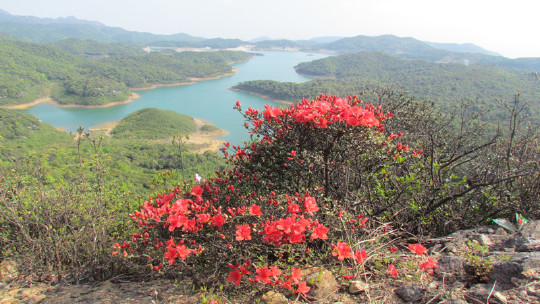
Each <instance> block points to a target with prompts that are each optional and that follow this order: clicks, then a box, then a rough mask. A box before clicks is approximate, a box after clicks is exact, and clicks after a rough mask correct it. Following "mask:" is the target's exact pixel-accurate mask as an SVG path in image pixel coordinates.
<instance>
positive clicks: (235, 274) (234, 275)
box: [227, 270, 242, 286]
mask: <svg viewBox="0 0 540 304" xmlns="http://www.w3.org/2000/svg"><path fill="white" fill-rule="evenodd" d="M241 279H242V274H241V273H240V271H238V270H233V271H231V272H229V276H228V277H227V281H228V282H231V283H234V285H236V286H240V280H241Z"/></svg>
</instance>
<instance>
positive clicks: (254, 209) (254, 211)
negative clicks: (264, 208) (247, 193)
mask: <svg viewBox="0 0 540 304" xmlns="http://www.w3.org/2000/svg"><path fill="white" fill-rule="evenodd" d="M249 214H250V215H255V216H260V215H262V212H261V206H258V205H255V204H253V205H251V207H249Z"/></svg>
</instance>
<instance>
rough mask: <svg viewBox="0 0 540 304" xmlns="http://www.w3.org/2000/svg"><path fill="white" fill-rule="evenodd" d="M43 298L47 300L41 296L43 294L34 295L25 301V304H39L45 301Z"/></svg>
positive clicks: (44, 296)
mask: <svg viewBox="0 0 540 304" xmlns="http://www.w3.org/2000/svg"><path fill="white" fill-rule="evenodd" d="M45 298H47V296H46V295H43V294H40V295H36V296H34V297H31V298H29V299H28V300H26V304H38V303H41V301H43V300H45Z"/></svg>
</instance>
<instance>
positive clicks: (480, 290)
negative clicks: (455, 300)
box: [465, 284, 503, 304]
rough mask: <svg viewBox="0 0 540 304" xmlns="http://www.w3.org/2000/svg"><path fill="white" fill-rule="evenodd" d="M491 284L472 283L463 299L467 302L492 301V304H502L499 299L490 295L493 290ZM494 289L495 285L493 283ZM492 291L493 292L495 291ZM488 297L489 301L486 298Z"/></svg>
mask: <svg viewBox="0 0 540 304" xmlns="http://www.w3.org/2000/svg"><path fill="white" fill-rule="evenodd" d="M493 286H494V285H493V284H476V285H473V286H472V287H471V288H469V290H467V292H465V300H467V302H469V303H493V304H503V302H501V301H500V300H499V299H497V298H495V297H493V296H491V297H490V295H491V294H492V290H493ZM495 291H498V290H497V286H496V285H495ZM495 291H494V292H495ZM488 298H489V302H487V299H488Z"/></svg>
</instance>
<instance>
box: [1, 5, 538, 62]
mask: <svg viewBox="0 0 540 304" xmlns="http://www.w3.org/2000/svg"><path fill="white" fill-rule="evenodd" d="M0 9H3V10H6V11H8V12H9V13H11V14H14V15H32V16H38V17H52V18H56V17H66V16H75V17H77V18H79V19H87V20H96V21H100V22H102V23H104V24H106V25H109V26H119V27H122V28H125V29H127V30H135V31H144V32H152V33H157V34H173V33H186V34H190V35H193V36H201V37H206V38H214V37H223V38H240V39H243V40H249V39H253V38H256V37H259V36H269V37H271V38H287V39H308V38H313V37H320V36H346V37H351V36H356V35H368V36H376V35H383V34H393V35H397V36H400V37H414V38H417V39H420V40H427V41H434V42H454V43H465V42H470V43H474V44H477V45H479V46H481V47H483V48H486V49H488V50H491V51H495V52H498V53H501V54H502V55H504V56H507V57H512V58H513V57H540V0H513V1H502V0H501V1H499V0H453V1H440V0H0Z"/></svg>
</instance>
